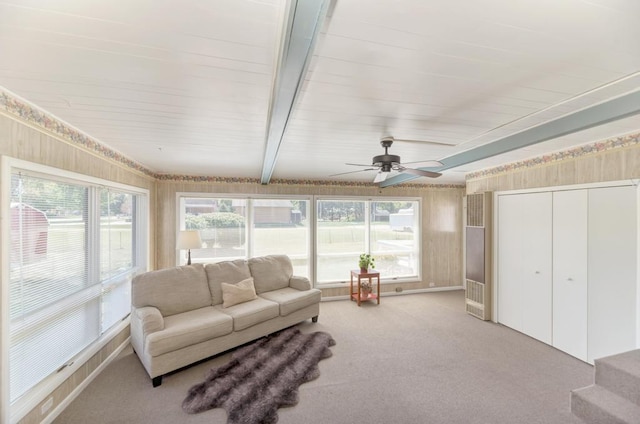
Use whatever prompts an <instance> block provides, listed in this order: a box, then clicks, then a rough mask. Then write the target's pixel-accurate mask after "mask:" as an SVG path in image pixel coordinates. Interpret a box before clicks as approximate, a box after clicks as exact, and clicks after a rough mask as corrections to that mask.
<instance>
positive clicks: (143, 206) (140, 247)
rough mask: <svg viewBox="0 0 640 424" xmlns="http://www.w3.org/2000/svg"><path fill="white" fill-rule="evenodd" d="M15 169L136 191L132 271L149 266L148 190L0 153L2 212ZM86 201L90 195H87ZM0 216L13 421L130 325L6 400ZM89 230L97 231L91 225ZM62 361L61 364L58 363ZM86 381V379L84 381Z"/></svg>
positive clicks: (3, 405) (0, 386)
mask: <svg viewBox="0 0 640 424" xmlns="http://www.w3.org/2000/svg"><path fill="white" fill-rule="evenodd" d="M14 170H24V171H25V172H30V173H34V174H41V175H42V176H43V177H45V178H46V177H47V176H49V177H51V178H52V179H56V180H60V181H64V180H68V181H69V182H71V183H79V182H81V183H84V184H87V185H91V186H96V187H109V188H113V189H117V190H122V191H126V192H129V193H132V194H135V195H140V198H139V199H140V201H139V205H137V207H136V218H135V219H136V220H137V222H138V223H139V225H138V228H137V229H138V231H139V233H138V234H137V242H136V247H135V250H134V253H133V254H134V255H135V257H136V258H137V260H138V264H137V267H136V268H135V272H136V273H139V272H144V271H146V270H147V269H149V266H150V263H149V255H148V252H149V248H150V246H149V224H150V222H149V190H147V189H144V188H140V187H134V186H128V185H125V184H120V183H116V182H112V181H108V180H103V179H100V178H96V177H90V176H87V175H83V174H80V173H76V172H71V171H65V170H61V169H58V168H54V167H50V166H46V165H41V164H36V163H32V162H28V161H24V160H21V159H16V158H12V157H9V156H2V157H1V160H0V177H1V178H0V181H2V182H3V184H2V185H1V186H0V210H1V211H2V212H1V213H2V214H4V213H5V212H6V211H9V210H10V203H11V174H12V172H13V171H14ZM88 200H89V201H91V200H90V198H89V199H88ZM2 218H4V219H1V220H0V226H1V227H0V235H1V237H0V269H1V273H0V330H1V331H0V333H1V334H0V410H1V411H2V413H1V414H0V423H2V424H6V423H14V422H18V421H19V420H20V419H22V418H23V417H24V416H25V415H26V414H27V413H29V412H30V411H31V410H32V409H33V408H34V407H36V406H37V405H38V404H40V403H41V402H42V401H44V400H45V399H46V398H47V396H51V393H52V392H53V391H54V390H55V389H56V388H57V387H58V386H60V385H61V384H62V383H63V382H64V381H65V380H66V379H68V378H69V377H70V376H71V375H73V373H74V372H76V371H77V370H78V369H80V368H81V367H82V366H83V365H84V364H85V363H86V361H88V360H89V359H90V358H91V357H92V356H93V355H95V354H96V353H97V352H99V351H100V350H101V349H102V348H103V347H104V346H105V345H106V344H107V343H108V342H109V341H110V340H111V339H112V338H113V337H114V336H115V335H117V334H118V333H119V332H121V331H122V330H124V329H125V328H126V327H127V326H128V325H129V318H128V316H127V317H125V318H124V319H123V320H122V321H121V322H120V323H118V324H116V325H114V326H112V327H111V328H109V329H107V330H106V331H104V332H103V333H102V334H101V335H100V337H99V338H98V339H97V340H95V341H94V342H93V343H92V344H90V345H89V346H88V347H87V348H85V349H84V350H83V351H82V352H80V353H79V354H78V355H76V357H75V358H73V359H72V360H71V361H69V365H68V366H66V367H64V368H63V369H62V370H61V371H59V372H57V373H54V374H52V375H50V376H48V377H47V378H45V379H43V380H42V381H41V382H40V383H38V384H37V385H36V386H34V387H33V388H32V389H30V390H28V391H27V392H26V393H25V394H23V395H22V396H21V397H20V398H18V399H16V400H15V401H14V402H13V403H11V402H10V400H9V354H8V349H9V343H10V340H9V335H10V332H9V325H10V319H9V263H10V258H9V252H10V219H7V217H6V216H2ZM89 231H97V229H91V228H90V230H89ZM88 260H89V261H97V260H98V258H88ZM61 365H62V364H61ZM83 384H88V383H83Z"/></svg>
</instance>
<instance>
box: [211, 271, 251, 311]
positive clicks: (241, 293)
mask: <svg viewBox="0 0 640 424" xmlns="http://www.w3.org/2000/svg"><path fill="white" fill-rule="evenodd" d="M220 286H221V287H222V307H223V308H228V307H229V306H233V305H238V304H240V303H244V302H248V301H250V300H253V299H255V298H256V297H258V296H256V288H255V287H254V286H253V278H247V279H246V280H242V281H240V282H239V283H236V284H227V283H221V284H220Z"/></svg>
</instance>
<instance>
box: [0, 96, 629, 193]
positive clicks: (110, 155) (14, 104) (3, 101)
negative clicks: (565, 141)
mask: <svg viewBox="0 0 640 424" xmlns="http://www.w3.org/2000/svg"><path fill="white" fill-rule="evenodd" d="M0 88H1V87H0ZM0 106H2V107H3V108H4V110H5V111H6V112H7V113H9V114H10V115H12V116H14V117H17V118H19V119H21V120H23V121H26V122H27V123H29V124H31V125H34V126H36V127H38V128H41V129H43V130H45V131H47V132H50V133H52V134H54V135H55V136H57V137H59V138H61V139H62V140H64V141H67V142H71V143H73V144H74V145H76V146H78V147H80V148H83V149H86V150H88V151H90V152H92V153H94V154H97V155H99V156H101V157H103V158H105V159H108V160H111V161H114V162H117V163H118V164H120V165H124V166H126V167H128V168H130V169H132V170H135V171H138V172H141V173H143V174H145V175H147V176H150V177H152V178H155V179H156V180H158V181H172V182H194V183H230V184H260V180H259V179H258V178H235V177H214V176H192V175H175V174H160V173H156V172H153V171H151V170H150V169H149V168H147V167H145V166H144V165H142V164H140V163H138V162H136V161H134V160H131V159H129V158H128V157H126V156H125V155H123V154H122V153H119V152H117V151H115V150H113V149H111V148H109V147H107V146H105V145H103V144H101V143H100V142H98V141H97V140H95V139H94V138H92V137H90V136H88V135H86V134H84V133H83V132H81V131H80V130H77V129H75V128H73V127H71V126H70V125H68V124H66V123H65V122H63V121H61V120H59V119H58V118H55V117H54V116H53V115H51V114H49V113H47V112H44V111H43V110H41V109H39V108H37V107H36V106H34V105H32V104H30V103H29V102H27V101H26V100H21V99H18V98H16V97H15V95H13V94H9V93H8V92H6V91H4V90H3V89H0ZM637 144H640V133H635V134H629V135H625V136H621V137H615V138H611V139H608V140H604V141H598V142H595V143H588V144H584V145H582V146H578V147H575V148H572V149H569V150H563V151H558V152H555V153H551V154H548V155H543V156H538V157H535V158H531V159H527V160H523V161H518V162H512V163H508V164H504V165H499V166H496V167H492V168H487V169H483V170H480V171H477V172H471V173H469V174H467V175H466V176H465V180H466V181H470V180H476V179H480V178H487V177H492V176H496V175H499V174H504V173H507V172H513V171H517V170H520V169H528V168H533V167H536V166H540V165H546V164H550V163H553V162H560V161H563V160H569V159H576V158H579V157H583V156H587V155H592V154H595V153H600V152H604V151H607V150H611V149H617V148H621V147H628V146H632V145H637ZM271 184H279V185H323V186H337V187H378V186H377V185H376V184H374V183H370V182H360V181H330V180H288V179H273V180H271ZM396 187H403V188H407V187H409V188H464V187H465V184H409V183H405V184H398V185H397V186H396Z"/></svg>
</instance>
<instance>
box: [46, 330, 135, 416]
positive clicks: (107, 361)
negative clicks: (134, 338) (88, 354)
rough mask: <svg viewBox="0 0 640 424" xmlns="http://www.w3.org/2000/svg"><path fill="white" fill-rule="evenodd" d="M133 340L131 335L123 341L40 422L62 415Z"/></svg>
mask: <svg viewBox="0 0 640 424" xmlns="http://www.w3.org/2000/svg"><path fill="white" fill-rule="evenodd" d="M130 340H131V336H129V337H127V339H126V340H125V341H124V342H122V344H121V345H120V346H118V347H117V348H116V349H115V350H114V351H113V352H112V353H111V355H109V357H108V358H107V359H105V360H104V361H102V363H101V364H100V365H98V367H97V368H96V369H95V370H93V372H91V374H89V375H88V376H87V378H85V379H84V380H83V381H82V383H80V384H79V385H78V386H77V387H76V388H75V389H73V391H72V392H71V393H69V396H67V397H66V398H64V399H63V400H62V402H60V403H59V404H58V406H56V407H55V408H54V409H53V410H51V413H49V415H47V416H46V417H44V419H43V420H42V421H41V422H40V424H51V423H52V422H53V420H55V419H56V418H58V415H60V414H61V413H62V411H64V410H65V409H66V408H67V406H69V404H71V402H73V400H74V399H75V398H77V397H78V395H80V393H82V391H83V390H84V389H85V388H86V387H87V386H88V385H89V384H90V383H91V382H92V381H93V380H94V379H95V378H96V377H97V376H99V375H100V373H101V372H102V371H103V370H104V369H105V368H106V367H107V366H108V365H109V364H110V363H111V362H113V360H114V359H116V357H117V356H118V355H119V354H120V352H122V351H123V350H124V348H126V347H127V346H128V345H129V342H130Z"/></svg>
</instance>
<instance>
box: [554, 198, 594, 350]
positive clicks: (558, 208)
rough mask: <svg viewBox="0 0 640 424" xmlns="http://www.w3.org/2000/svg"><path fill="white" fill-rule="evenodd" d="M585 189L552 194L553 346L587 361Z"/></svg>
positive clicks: (586, 199)
mask: <svg viewBox="0 0 640 424" xmlns="http://www.w3.org/2000/svg"><path fill="white" fill-rule="evenodd" d="M587 203H588V191H587V190H571V191H557V192H554V193H553V346H554V347H555V348H557V349H560V350H562V351H564V352H567V353H568V354H570V355H572V356H575V357H576V358H579V359H582V360H583V361H586V360H587V207H588V204H587Z"/></svg>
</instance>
